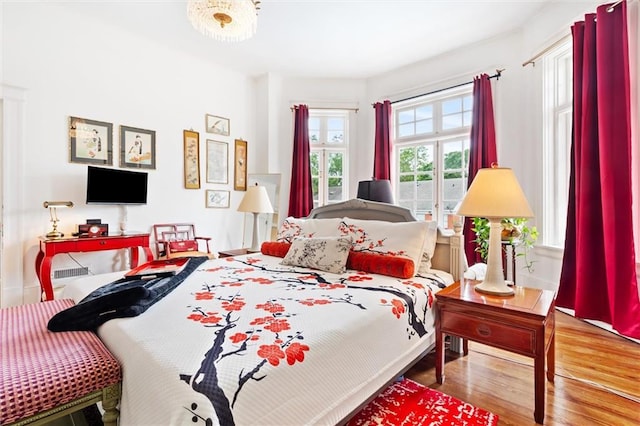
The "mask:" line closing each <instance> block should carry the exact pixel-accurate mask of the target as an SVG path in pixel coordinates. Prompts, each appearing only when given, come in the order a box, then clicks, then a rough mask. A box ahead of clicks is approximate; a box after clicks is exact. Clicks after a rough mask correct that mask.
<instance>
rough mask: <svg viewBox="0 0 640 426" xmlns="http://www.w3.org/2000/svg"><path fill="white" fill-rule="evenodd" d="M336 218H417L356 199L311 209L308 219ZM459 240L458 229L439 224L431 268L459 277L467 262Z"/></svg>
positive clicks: (401, 209)
mask: <svg viewBox="0 0 640 426" xmlns="http://www.w3.org/2000/svg"><path fill="white" fill-rule="evenodd" d="M336 217H337V218H340V217H350V218H352V219H364V220H383V221H386V222H414V221H415V220H416V218H415V217H414V216H413V214H412V213H411V210H409V209H407V208H405V207H400V206H396V205H393V204H387V203H380V202H377V201H367V200H361V199H359V198H353V199H351V200H347V201H343V202H340V203H335V204H328V205H326V206H322V207H316V208H315V209H313V210H311V213H309V216H308V218H310V219H328V218H336ZM462 241H463V238H462V234H461V233H460V230H459V229H457V230H456V231H455V232H454V231H450V230H442V229H440V227H438V239H437V242H436V251H435V254H434V256H433V259H431V265H432V267H433V268H434V269H440V270H443V271H447V272H449V273H450V274H451V275H453V278H454V279H455V280H458V279H460V278H461V277H462V273H463V272H464V265H465V264H466V262H464V258H463V253H464V252H463V250H462Z"/></svg>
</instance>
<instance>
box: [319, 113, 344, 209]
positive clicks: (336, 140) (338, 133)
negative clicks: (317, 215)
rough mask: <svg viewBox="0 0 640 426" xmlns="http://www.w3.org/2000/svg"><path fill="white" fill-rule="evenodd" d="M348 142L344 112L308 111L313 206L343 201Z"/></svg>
mask: <svg viewBox="0 0 640 426" xmlns="http://www.w3.org/2000/svg"><path fill="white" fill-rule="evenodd" d="M348 139H349V113H348V111H344V110H331V111H328V110H313V109H310V110H309V144H310V153H309V157H310V158H309V159H310V162H311V185H312V188H313V207H319V206H324V205H326V204H331V203H336V202H339V201H345V200H346V199H347V197H348V195H349V187H348V164H349V161H348V155H347V154H348V147H349V141H348Z"/></svg>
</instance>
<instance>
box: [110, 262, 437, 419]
mask: <svg viewBox="0 0 640 426" xmlns="http://www.w3.org/2000/svg"><path fill="white" fill-rule="evenodd" d="M280 261H281V259H280V258H275V257H270V256H265V255H262V254H255V255H248V256H240V257H235V258H224V259H215V260H209V261H207V262H205V263H204V264H202V265H201V266H200V267H199V268H198V269H197V270H196V271H195V272H193V273H192V274H191V275H190V276H189V277H188V278H187V279H186V280H185V281H184V282H183V283H182V284H181V285H180V286H179V287H178V288H176V289H175V290H174V291H173V292H172V293H171V294H169V295H168V296H167V297H166V298H165V299H163V300H161V301H160V302H158V303H157V304H155V305H153V306H152V307H151V308H150V309H149V310H148V311H147V312H145V313H144V314H143V315H140V316H139V317H135V318H123V319H114V320H111V321H109V322H107V323H105V324H104V325H102V326H101V327H100V329H99V330H98V333H99V335H100V337H101V338H102V339H103V341H104V342H105V343H106V344H107V346H108V347H109V349H110V350H111V352H112V353H113V354H114V355H115V356H116V357H117V358H118V359H119V360H120V362H121V363H122V366H123V374H124V378H123V396H122V401H121V407H120V408H121V422H120V424H121V425H124V426H127V425H136V426H137V425H158V424H163V425H169V424H171V425H187V424H194V425H197V424H202V425H215V424H221V425H234V424H235V425H287V424H291V425H301V424H335V423H336V422H338V421H339V420H341V419H342V418H343V417H344V416H346V415H347V414H348V413H350V412H351V411H352V410H354V409H355V408H356V407H358V405H359V404H360V403H361V402H362V401H364V400H365V399H366V398H367V397H369V396H371V395H372V394H373V393H374V392H375V391H376V390H377V389H379V388H380V387H382V386H383V385H384V384H385V383H386V382H387V381H388V380H390V379H392V378H393V377H394V375H395V374H397V373H398V372H399V371H400V370H402V368H403V367H404V366H406V365H407V363H409V362H410V361H411V360H413V359H414V358H415V357H416V356H417V355H418V354H420V353H421V352H422V351H424V350H425V349H426V348H427V347H429V346H430V345H431V344H432V342H433V334H434V333H433V329H434V313H433V306H434V294H435V293H436V292H437V291H438V290H439V287H438V285H437V282H435V281H431V280H429V279H426V278H419V277H414V278H411V279H398V278H392V277H387V276H382V275H375V274H369V273H365V272H358V271H353V270H347V272H346V273H345V274H341V275H336V274H331V273H326V272H322V271H317V270H312V269H305V268H298V267H291V266H283V265H281V264H280Z"/></svg>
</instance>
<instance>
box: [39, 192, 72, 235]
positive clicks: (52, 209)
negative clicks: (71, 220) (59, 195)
mask: <svg viewBox="0 0 640 426" xmlns="http://www.w3.org/2000/svg"><path fill="white" fill-rule="evenodd" d="M42 205H43V206H44V208H45V209H49V217H51V223H53V229H52V230H51V232H49V233H48V234H47V238H62V237H64V234H63V233H62V232H60V231H58V222H59V220H58V212H57V211H56V209H57V208H58V207H73V202H72V201H45V202H44V203H42Z"/></svg>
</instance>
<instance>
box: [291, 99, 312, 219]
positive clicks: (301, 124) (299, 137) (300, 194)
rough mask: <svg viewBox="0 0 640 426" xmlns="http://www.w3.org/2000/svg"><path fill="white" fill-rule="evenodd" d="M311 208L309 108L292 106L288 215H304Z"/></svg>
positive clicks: (306, 214)
mask: <svg viewBox="0 0 640 426" xmlns="http://www.w3.org/2000/svg"><path fill="white" fill-rule="evenodd" d="M311 209H313V189H312V187H311V165H310V163H309V108H308V107H307V106H306V105H296V106H295V107H294V129H293V162H292V165H291V188H290V192H289V216H293V217H305V216H308V215H309V212H311Z"/></svg>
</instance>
